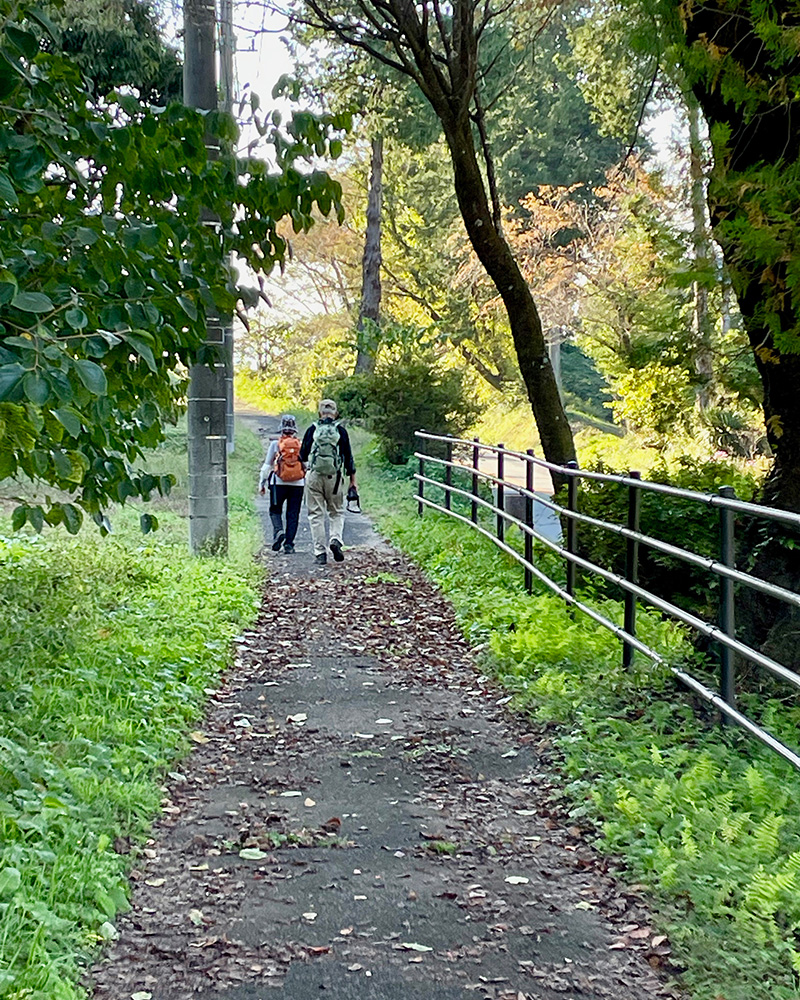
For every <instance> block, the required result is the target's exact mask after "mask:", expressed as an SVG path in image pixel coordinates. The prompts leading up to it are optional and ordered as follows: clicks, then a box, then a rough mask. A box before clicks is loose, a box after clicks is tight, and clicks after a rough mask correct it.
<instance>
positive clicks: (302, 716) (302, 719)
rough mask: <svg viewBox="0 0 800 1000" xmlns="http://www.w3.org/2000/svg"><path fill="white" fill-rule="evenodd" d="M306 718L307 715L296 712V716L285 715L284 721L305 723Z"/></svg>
mask: <svg viewBox="0 0 800 1000" xmlns="http://www.w3.org/2000/svg"><path fill="white" fill-rule="evenodd" d="M307 718H308V715H306V713H305V712H298V713H297V714H296V715H287V716H286V721H287V722H298V723H299V722H305V721H306V719H307Z"/></svg>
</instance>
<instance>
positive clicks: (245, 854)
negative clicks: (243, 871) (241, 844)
mask: <svg viewBox="0 0 800 1000" xmlns="http://www.w3.org/2000/svg"><path fill="white" fill-rule="evenodd" d="M239 857H240V858H243V859H244V860H245V861H261V859H262V858H266V857H268V855H267V852H266V851H262V850H261V848H260V847H245V848H243V850H241V851H239Z"/></svg>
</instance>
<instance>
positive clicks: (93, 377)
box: [75, 359, 108, 396]
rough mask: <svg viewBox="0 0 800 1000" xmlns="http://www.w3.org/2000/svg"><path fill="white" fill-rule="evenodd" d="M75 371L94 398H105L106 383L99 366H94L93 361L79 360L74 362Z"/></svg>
mask: <svg viewBox="0 0 800 1000" xmlns="http://www.w3.org/2000/svg"><path fill="white" fill-rule="evenodd" d="M75 370H76V371H77V372H78V376H79V377H80V380H81V382H83V384H84V385H85V386H86V388H87V389H88V390H89V392H91V393H93V394H94V395H95V396H105V394H106V392H107V391H108V382H107V381H106V374H105V372H104V371H103V369H102V368H101V367H100V365H96V364H95V363H94V361H86V360H84V359H80V360H78V361H76V362H75Z"/></svg>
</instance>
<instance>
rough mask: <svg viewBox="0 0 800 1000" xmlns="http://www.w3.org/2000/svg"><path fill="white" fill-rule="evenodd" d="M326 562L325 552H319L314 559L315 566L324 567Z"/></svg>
mask: <svg viewBox="0 0 800 1000" xmlns="http://www.w3.org/2000/svg"><path fill="white" fill-rule="evenodd" d="M327 561H328V556H327V554H326V553H325V552H320V554H319V555H318V556H315V557H314V562H315V563H316V564H317V566H324V565H325V563H326V562H327Z"/></svg>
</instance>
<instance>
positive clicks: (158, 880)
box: [144, 878, 167, 889]
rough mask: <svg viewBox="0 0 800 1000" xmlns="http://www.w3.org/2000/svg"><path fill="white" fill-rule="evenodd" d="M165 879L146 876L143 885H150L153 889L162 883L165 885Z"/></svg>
mask: <svg viewBox="0 0 800 1000" xmlns="http://www.w3.org/2000/svg"><path fill="white" fill-rule="evenodd" d="M166 882H167V880H166V879H165V878H146V879H145V880H144V884H145V885H152V886H153V888H154V889H158V888H160V887H161V886H162V885H166Z"/></svg>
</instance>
